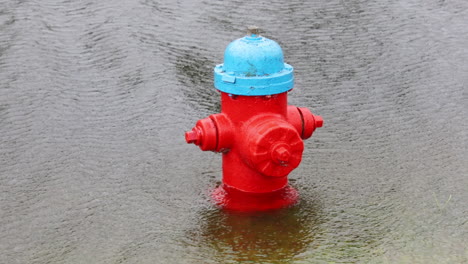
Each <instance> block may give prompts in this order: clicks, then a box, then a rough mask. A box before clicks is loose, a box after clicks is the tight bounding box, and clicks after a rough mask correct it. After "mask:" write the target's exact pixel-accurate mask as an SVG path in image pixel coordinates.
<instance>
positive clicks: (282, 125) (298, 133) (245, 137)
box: [185, 92, 323, 211]
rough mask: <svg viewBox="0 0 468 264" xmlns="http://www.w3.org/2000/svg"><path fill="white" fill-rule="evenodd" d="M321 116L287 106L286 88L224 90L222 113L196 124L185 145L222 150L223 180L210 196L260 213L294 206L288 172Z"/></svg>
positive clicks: (220, 202)
mask: <svg viewBox="0 0 468 264" xmlns="http://www.w3.org/2000/svg"><path fill="white" fill-rule="evenodd" d="M322 124H323V120H322V118H321V117H320V116H317V115H313V114H312V113H311V112H310V110H309V109H307V108H300V107H296V106H291V105H289V106H288V105H287V92H285V93H280V94H276V95H267V96H243V95H231V94H227V93H224V92H221V113H220V114H214V115H211V116H209V117H207V118H204V119H201V120H199V121H198V122H197V124H196V125H195V127H194V128H193V129H192V130H191V131H188V132H186V133H185V138H186V141H187V143H194V144H196V145H198V146H199V147H200V148H201V149H202V150H205V151H206V150H210V151H216V152H222V153H223V184H222V186H220V187H218V188H217V189H216V190H215V191H214V192H213V193H212V197H213V200H214V201H215V203H216V204H218V205H220V206H221V207H223V208H226V209H232V210H240V211H261V210H269V209H277V208H282V207H286V206H289V205H292V204H294V203H295V202H296V201H297V199H298V194H297V191H296V190H295V189H293V188H292V187H290V186H289V185H288V178H287V176H288V174H289V173H290V172H291V171H292V170H294V169H295V168H296V167H297V166H299V163H300V162H301V159H302V152H303V150H304V143H303V140H304V139H307V138H309V137H310V136H312V133H313V132H314V130H315V129H316V128H317V127H321V126H322Z"/></svg>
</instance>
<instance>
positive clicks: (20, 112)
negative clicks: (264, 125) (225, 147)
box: [0, 0, 468, 264]
mask: <svg viewBox="0 0 468 264" xmlns="http://www.w3.org/2000/svg"><path fill="white" fill-rule="evenodd" d="M467 17H468V3H467V2H466V1H463V0H454V1H432V0H431V1H422V0H414V1H406V0H405V1H403V0H401V1H390V2H388V1H310V2H309V1H273V2H271V1H269V2H261V1H260V2H258V1H256V2H248V1H198V0H194V1H169V0H167V1H151V0H141V1H110V0H104V1H51V0H47V1H19V0H18V1H6V0H4V1H2V3H0V234H1V235H0V252H1V253H0V263H9V264H12V263H354V262H360V263H466V262H468V247H467V245H468V223H467V219H468V158H467V157H468V151H467V143H466V142H467V141H468V138H467V129H468V125H467V116H468V98H467V85H468V74H467V73H468V63H467V61H468V21H467ZM251 24H255V25H258V26H260V27H261V28H262V29H263V35H264V36H266V37H269V38H272V39H275V40H277V41H278V42H279V43H280V44H281V45H282V47H283V50H284V53H285V58H286V62H287V63H289V64H291V65H293V66H294V67H295V77H296V78H295V80H296V85H295V89H294V90H293V91H292V92H291V93H290V97H289V100H290V103H291V104H295V105H298V106H305V107H309V108H311V109H312V110H313V111H314V113H317V114H320V115H322V116H323V118H324V119H325V126H324V127H323V128H321V129H320V130H318V131H317V132H316V133H315V134H314V136H313V137H312V138H311V139H310V140H308V141H307V142H306V143H305V144H306V146H305V147H306V151H305V155H304V158H303V162H302V164H301V165H300V167H299V168H298V169H297V170H295V171H294V172H293V173H292V174H291V183H292V184H293V185H294V186H295V187H296V188H298V189H299V191H300V193H301V202H300V203H299V204H298V205H297V206H295V207H293V208H290V209H286V210H282V211H278V212H272V213H267V214H253V215H242V214H232V213H226V212H222V211H219V210H218V209H217V208H214V207H213V206H212V205H211V203H210V202H209V199H208V193H209V190H210V189H211V188H213V187H215V186H216V185H217V184H218V183H219V181H220V177H221V157H220V155H219V154H214V153H203V152H201V151H200V150H199V149H197V148H196V147H194V146H192V145H187V144H185V141H184V137H183V132H184V130H187V129H190V128H191V127H192V126H193V124H194V123H195V121H196V120H198V119H200V118H203V117H205V116H207V115H209V114H211V113H215V112H217V111H219V98H218V96H219V95H218V93H216V92H215V90H214V88H213V86H212V69H213V67H214V66H215V64H218V63H221V62H222V59H223V50H224V48H225V47H226V45H227V44H228V43H229V42H230V41H232V40H234V39H236V38H239V37H242V36H243V35H244V34H245V27H246V26H247V25H251Z"/></svg>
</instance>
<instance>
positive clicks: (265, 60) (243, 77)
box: [214, 34, 294, 96]
mask: <svg viewBox="0 0 468 264" xmlns="http://www.w3.org/2000/svg"><path fill="white" fill-rule="evenodd" d="M214 85H215V87H216V89H218V90H220V91H222V92H225V93H230V94H236V95H247V96H256V95H272V94H279V93H283V92H286V91H289V90H291V89H292V88H293V85H294V75H293V67H292V66H291V65H289V64H286V63H284V58H283V51H282V49H281V47H280V46H279V45H278V43H276V42H275V41H273V40H271V39H268V38H265V37H262V36H259V35H257V34H250V35H249V36H245V37H243V38H240V39H237V40H234V41H233V42H231V43H230V44H229V45H228V46H227V48H226V50H225V52H224V63H223V64H219V65H217V66H216V67H215V68H214Z"/></svg>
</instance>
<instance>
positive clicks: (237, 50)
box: [223, 37, 284, 76]
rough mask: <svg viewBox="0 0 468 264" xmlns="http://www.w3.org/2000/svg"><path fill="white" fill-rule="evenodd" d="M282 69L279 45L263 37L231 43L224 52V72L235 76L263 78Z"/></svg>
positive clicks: (282, 63) (281, 52) (241, 39)
mask: <svg viewBox="0 0 468 264" xmlns="http://www.w3.org/2000/svg"><path fill="white" fill-rule="evenodd" d="M283 68H284V60H283V51H282V50H281V47H280V45H278V43H276V42H275V41H273V40H271V39H267V38H264V37H244V38H240V39H237V40H234V41H233V42H231V43H230V44H229V45H228V46H227V48H226V51H225V52H224V66H223V69H224V70H225V71H226V72H233V73H234V74H236V75H244V76H264V75H268V74H273V73H277V72H280V71H281V70H282V69H283Z"/></svg>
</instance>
